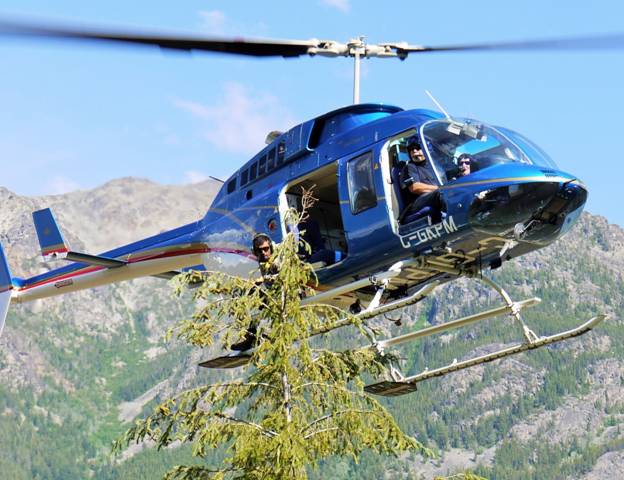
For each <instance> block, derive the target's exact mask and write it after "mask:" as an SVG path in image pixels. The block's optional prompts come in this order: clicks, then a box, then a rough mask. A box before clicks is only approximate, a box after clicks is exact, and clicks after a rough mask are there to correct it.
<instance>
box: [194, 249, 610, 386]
mask: <svg viewBox="0 0 624 480" xmlns="http://www.w3.org/2000/svg"><path fill="white" fill-rule="evenodd" d="M410 270H411V271H410ZM414 270H416V271H417V272H427V274H429V275H431V276H430V277H428V283H426V284H425V285H424V286H422V287H421V288H420V289H418V290H416V291H415V292H413V293H411V294H410V295H407V296H406V297H404V298H401V299H398V300H394V301H390V302H387V303H383V304H382V303H381V302H382V298H383V294H384V292H385V291H386V289H387V287H388V286H389V285H390V283H391V282H392V281H397V280H399V279H400V278H401V275H405V274H406V272H407V274H408V275H413V273H412V271H414ZM440 274H443V275H444V274H446V275H457V276H462V275H464V276H468V277H472V278H476V279H478V280H480V281H481V282H483V283H485V284H486V285H488V286H489V287H491V288H493V289H494V290H496V291H497V292H498V293H499V295H500V296H501V297H502V299H503V300H504V303H505V304H504V305H502V306H500V307H496V308H493V309H490V310H487V311H485V312H481V313H476V314H473V315H468V316H466V317H463V318H460V319H457V320H452V321H449V322H446V323H442V324H439V325H432V326H430V327H426V328H422V329H419V330H416V331H414V332H411V333H407V334H404V335H399V336H396V337H392V338H388V339H385V340H381V341H376V342H375V343H374V344H373V345H372V346H371V347H367V348H375V349H376V350H377V351H378V352H379V354H380V355H382V356H383V355H384V354H385V350H386V349H387V348H389V347H395V346H397V345H400V344H403V343H407V342H412V341H414V340H417V339H419V338H424V337H427V336H430V335H434V334H437V333H442V332H446V331H449V330H453V329H456V328H460V327H463V326H466V325H471V324H474V323H477V322H479V321H481V320H485V319H488V318H493V317H496V316H499V315H505V314H507V315H509V316H510V317H511V318H512V320H514V321H515V323H517V324H519V326H520V327H521V328H522V333H523V336H524V342H523V343H520V344H517V345H514V346H512V347H508V348H504V349H502V350H498V351H496V352H493V353H489V354H487V355H482V356H480V357H476V358H472V359H468V360H463V361H461V362H458V361H456V360H455V361H453V363H451V364H449V365H447V366H445V367H441V368H437V369H434V370H429V369H425V370H424V371H423V372H421V373H419V374H417V375H413V376H409V377H405V376H404V375H402V374H401V372H400V370H398V369H397V368H396V367H395V366H394V365H390V377H391V378H390V379H389V380H384V381H380V382H378V383H374V384H371V385H367V386H366V387H365V391H366V392H368V393H372V394H376V395H384V396H398V395H404V394H407V393H411V392H413V391H415V390H416V385H417V384H418V383H419V382H422V381H424V380H427V379H429V378H433V377H440V376H443V375H446V374H448V373H452V372H455V371H459V370H463V369H465V368H469V367H473V366H476V365H480V364H483V363H487V362H491V361H493V360H497V359H500V358H504V357H508V356H511V355H516V354H518V353H521V352H525V351H527V350H533V349H536V348H540V347H543V346H546V345H549V344H551V343H556V342H560V341H563V340H567V339H569V338H573V337H576V336H579V335H582V334H584V333H586V332H588V331H590V330H591V329H593V328H594V327H595V326H596V325H598V324H599V323H601V322H602V321H603V320H604V319H605V318H606V316H605V315H598V316H596V317H594V318H592V319H591V320H589V321H587V322H585V323H584V324H582V325H580V326H578V327H576V328H574V329H572V330H568V331H565V332H561V333H558V334H555V335H551V336H548V337H539V336H538V335H536V334H535V333H534V332H533V331H532V330H531V329H530V328H529V327H528V326H527V325H526V324H525V323H524V321H523V320H522V318H521V316H520V312H521V311H522V310H523V309H524V308H526V307H530V306H533V305H536V304H538V303H539V302H541V300H540V299H539V298H537V297H533V298H528V299H526V300H522V301H518V302H514V301H513V300H512V299H511V297H510V296H509V294H508V293H507V292H506V291H505V290H504V289H503V288H502V287H500V286H499V285H498V284H496V283H495V282H494V281H493V280H491V279H489V278H487V277H482V276H481V277H477V276H476V275H475V272H474V271H467V270H461V269H458V268H456V267H450V266H448V265H445V264H444V263H441V262H439V261H438V260H437V259H428V258H423V257H420V258H418V259H410V260H406V261H402V262H397V263H395V264H394V265H392V266H391V267H390V268H389V269H388V270H387V271H385V272H380V273H379V274H378V275H373V276H370V277H368V278H365V279H361V280H356V281H354V282H352V283H349V284H347V285H343V286H340V287H336V288H334V289H332V290H329V291H327V292H322V293H319V294H317V295H314V296H312V297H308V298H305V299H303V301H302V304H319V303H326V302H329V301H330V300H332V299H335V298H336V297H338V296H340V295H344V294H348V293H351V292H354V291H356V290H359V289H361V288H365V287H370V286H373V287H375V288H376V293H375V295H374V296H373V298H372V299H371V301H370V302H369V304H368V305H367V307H366V308H365V309H364V310H362V311H361V312H359V313H357V314H355V315H354V316H355V317H357V318H359V319H360V320H367V319H369V318H372V317H375V316H377V315H380V314H384V313H388V312H391V311H393V310H397V309H399V308H403V307H406V306H408V305H412V304H414V303H417V302H419V301H421V300H422V299H423V298H425V297H426V296H427V295H429V294H430V293H431V292H432V291H433V290H434V289H435V288H436V287H437V286H438V285H439V284H440V283H441V280H438V279H437V277H436V275H440ZM352 322H353V318H352V317H349V318H344V319H343V320H340V321H338V322H335V323H333V324H332V325H331V326H328V327H326V328H323V329H319V330H316V331H313V332H311V333H310V336H314V335H319V334H323V333H327V332H330V331H332V330H335V329H337V328H340V327H343V326H346V325H350V324H351V323H352ZM252 354H253V350H248V351H245V352H240V353H239V352H234V353H231V354H229V355H223V356H220V357H217V358H213V359H210V360H206V361H204V362H202V363H200V364H199V366H201V367H206V368H236V367H240V366H243V365H246V364H247V363H249V361H250V359H251V356H252Z"/></svg>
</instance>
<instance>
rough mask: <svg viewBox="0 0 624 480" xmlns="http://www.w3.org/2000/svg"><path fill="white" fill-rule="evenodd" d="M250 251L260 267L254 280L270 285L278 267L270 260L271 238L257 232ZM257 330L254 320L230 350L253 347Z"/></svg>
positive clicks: (257, 283) (263, 284) (259, 284)
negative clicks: (258, 275)
mask: <svg viewBox="0 0 624 480" xmlns="http://www.w3.org/2000/svg"><path fill="white" fill-rule="evenodd" d="M251 245H252V251H253V253H254V255H255V256H256V258H257V259H258V268H259V269H260V275H262V277H261V278H259V279H258V280H256V285H258V287H261V286H265V287H270V286H271V285H272V283H273V277H274V276H275V275H277V273H278V268H277V265H276V263H275V262H271V257H272V256H273V242H272V241H271V238H270V237H269V236H268V235H266V234H264V233H259V234H257V235H256V236H255V237H254V238H253V240H252V242H251ZM257 331H258V325H257V323H255V321H252V323H251V324H250V325H249V327H247V332H246V333H245V336H244V337H243V339H242V340H241V341H240V342H238V343H235V344H233V345H231V346H230V348H231V349H232V350H236V351H239V352H243V351H245V350H249V349H251V348H253V347H254V345H255V343H256V333H257Z"/></svg>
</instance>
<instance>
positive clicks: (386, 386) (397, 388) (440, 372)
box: [364, 315, 607, 397]
mask: <svg viewBox="0 0 624 480" xmlns="http://www.w3.org/2000/svg"><path fill="white" fill-rule="evenodd" d="M605 318H607V316H606V315H597V316H595V317H593V318H591V319H590V320H588V321H587V322H585V323H583V324H582V325H579V326H578V327H576V328H573V329H571V330H566V331H565V332H561V333H557V334H555V335H550V336H547V337H541V338H538V339H537V340H534V341H531V342H529V341H526V342H523V343H520V344H517V345H514V346H511V347H508V348H503V349H501V350H497V351H496V352H492V353H488V354H486V355H481V356H479V357H475V358H470V359H468V360H464V361H461V362H458V361H456V360H455V361H453V363H451V364H450V365H447V366H445V367H441V368H436V369H434V370H429V369H425V370H424V371H422V372H421V373H419V374H417V375H412V376H410V377H399V378H396V380H393V381H382V382H379V383H374V384H371V385H367V386H366V387H364V390H365V391H366V392H368V393H373V394H376V395H383V396H386V397H396V396H399V395H405V394H406V393H411V392H414V391H415V390H416V384H417V383H419V382H422V381H424V380H428V379H430V378H434V377H441V376H444V375H446V374H448V373H451V372H457V371H459V370H463V369H465V368H470V367H474V366H476V365H481V364H483V363H488V362H492V361H494V360H499V359H501V358H505V357H509V356H511V355H516V354H518V353H522V352H526V351H527V350H534V349H536V348H540V347H544V346H546V345H550V344H552V343H556V342H561V341H564V340H567V339H569V338H574V337H578V336H579V335H583V334H584V333H587V332H589V331H590V330H592V329H593V328H594V327H596V326H597V325H598V324H600V323H601V322H602V321H603V320H604V319H605ZM397 373H398V372H397V371H396V370H394V371H393V372H392V375H393V376H395V377H396V375H397Z"/></svg>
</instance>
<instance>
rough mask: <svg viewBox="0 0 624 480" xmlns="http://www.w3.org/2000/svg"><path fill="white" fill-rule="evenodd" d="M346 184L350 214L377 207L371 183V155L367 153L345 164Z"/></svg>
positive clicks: (375, 194)
mask: <svg viewBox="0 0 624 480" xmlns="http://www.w3.org/2000/svg"><path fill="white" fill-rule="evenodd" d="M347 183H348V186H349V200H350V202H351V213H353V214H354V215H356V214H358V213H360V212H363V211H364V210H368V209H369V208H372V207H374V206H375V205H377V193H376V192H375V185H374V183H373V155H372V154H371V153H370V152H368V153H365V154H364V155H360V156H359V157H357V158H354V159H353V160H351V161H349V163H347Z"/></svg>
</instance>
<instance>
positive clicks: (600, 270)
mask: <svg viewBox="0 0 624 480" xmlns="http://www.w3.org/2000/svg"><path fill="white" fill-rule="evenodd" d="M219 187H220V184H219V183H218V182H215V181H207V182H203V183H200V184H195V185H185V186H163V185H157V184H154V183H152V182H149V181H147V180H141V179H133V178H124V179H119V180H115V181H112V182H109V183H107V184H105V185H103V186H101V187H99V188H96V189H94V190H90V191H78V192H72V193H69V194H66V195H57V196H49V197H32V198H28V197H21V196H18V195H16V194H14V193H12V192H10V191H8V190H7V189H4V188H1V187H0V204H1V205H2V209H1V210H0V241H1V242H2V243H3V245H4V246H5V250H6V253H7V256H8V258H9V263H10V266H11V268H12V271H13V274H14V275H17V276H27V275H32V274H35V273H38V272H40V271H42V270H44V269H47V268H50V267H49V266H47V265H44V264H42V263H41V262H40V261H39V254H38V246H37V241H36V236H35V233H34V228H33V226H32V221H31V217H30V213H31V212H32V211H33V210H36V209H39V208H44V207H47V206H50V207H52V209H53V210H54V212H55V215H56V217H57V220H58V222H59V224H60V225H61V227H62V229H63V231H64V233H65V235H66V238H67V240H68V241H69V243H70V244H71V245H72V247H73V248H74V249H75V250H81V251H87V252H95V253H98V252H101V251H105V250H107V249H110V248H112V247H115V246H118V245H121V244H125V243H128V242H131V241H133V240H136V239H138V238H142V237H144V236H148V235H152V234H155V233H158V232H160V231H162V230H165V229H169V228H173V227H175V226H179V225H182V224H185V223H188V222H191V221H194V220H197V219H199V218H201V217H202V216H203V214H204V213H205V211H206V210H207V208H208V206H209V205H210V202H211V200H212V198H213V196H214V195H215V194H216V192H217V190H218V188H219ZM622 272H624V231H622V229H621V228H619V227H618V226H616V225H610V224H609V223H608V222H607V220H606V219H604V218H602V217H598V216H593V215H590V214H584V215H583V216H582V217H581V219H580V221H579V222H578V224H577V225H576V226H575V227H574V229H573V230H572V232H570V233H569V234H568V235H567V236H566V237H564V238H563V239H562V240H560V241H559V242H557V243H556V244H555V245H552V246H550V247H548V248H546V249H543V250H541V251H539V252H536V253H533V254H530V255H527V256H525V257H522V258H520V259H518V260H515V261H513V262H510V263H507V264H505V265H504V266H503V267H502V268H500V269H499V270H496V271H494V272H492V276H493V277H494V278H495V279H497V280H498V281H499V282H500V283H501V284H502V285H503V286H504V287H505V288H506V289H507V290H508V291H509V292H510V294H511V295H512V297H513V298H514V299H521V298H526V297H532V296H539V297H541V298H542V300H543V302H542V303H541V304H540V305H538V306H536V307H532V308H531V309H527V310H525V313H524V314H523V318H525V320H526V322H527V323H528V324H529V326H530V327H531V328H533V329H534V330H535V331H536V333H538V334H543V335H545V334H549V333H554V332H556V331H560V330H565V329H567V328H571V327H572V326H575V325H577V324H579V323H581V322H583V321H585V320H587V319H588V318H590V317H591V316H593V315H594V314H595V313H598V312H600V313H607V314H609V316H610V318H609V319H608V320H607V321H606V322H605V323H604V325H603V326H601V327H600V328H598V329H597V330H596V331H594V332H591V333H589V334H587V335H585V336H583V337H581V338H579V339H575V340H571V341H569V342H566V343H564V344H561V345H555V346H551V347H548V348H547V349H541V350H539V351H535V352H529V353H525V354H522V355H519V356H516V357H512V358H509V359H505V360H501V361H497V362H494V363H492V364H488V365H485V366H479V367H475V368H473V369H470V370H465V371H463V372H459V373H455V374H452V375H448V376H447V377H445V378H442V379H436V380H431V381H428V382H425V383H424V384H422V386H421V387H420V388H419V390H418V391H417V392H415V393H413V394H411V395H406V396H403V397H399V398H395V399H391V400H387V401H386V400H384V402H385V403H386V404H387V406H388V408H389V409H390V411H391V412H392V413H393V414H394V415H395V417H396V418H397V420H398V421H399V422H400V424H401V425H402V426H403V427H404V429H405V430H406V431H407V432H408V433H411V434H414V435H416V436H417V437H418V438H419V439H420V440H421V441H424V442H426V443H428V444H429V445H430V446H431V447H433V448H434V449H435V450H437V451H438V452H439V457H438V458H437V459H435V460H433V461H428V462H424V463H423V462H422V461H421V459H420V458H414V457H411V456H405V457H402V458H399V459H390V458H388V459H382V461H380V459H379V458H377V457H373V456H365V457H364V458H363V459H362V462H361V463H360V464H359V465H354V464H352V462H350V461H349V460H345V459H335V460H333V461H330V462H327V463H326V464H324V465H322V466H321V468H320V469H319V471H318V472H316V473H313V476H314V477H315V478H371V479H377V478H383V477H384V476H385V477H386V478H413V479H416V478H432V477H433V476H434V475H436V474H448V473H453V472H456V471H461V470H463V469H465V468H471V469H473V470H475V471H477V472H478V473H480V474H483V475H484V476H487V477H488V478H492V479H526V478H535V479H544V478H548V479H558V478H561V479H579V478H581V479H585V480H590V479H598V478H616V477H617V476H618V475H619V472H621V471H622V469H623V467H624V450H623V449H622V447H623V446H624V432H622V431H621V427H620V426H621V424H622V420H623V419H624V388H623V387H622V385H623V382H624V378H623V376H622V372H623V371H624V370H623V368H622V367H623V363H624V347H623V346H622V345H624V342H623V340H624V339H623V336H624V334H622V333H621V325H622V321H621V318H622V312H623V310H624V276H623V273H622ZM499 303H500V300H499V299H498V298H496V296H495V295H494V294H492V293H491V292H490V291H488V290H486V289H485V288H484V287H483V285H481V284H480V283H479V282H478V280H460V281H457V282H454V283H452V284H450V285H446V286H444V287H442V288H440V289H439V290H438V291H436V294H435V295H434V296H433V297H432V298H430V299H427V300H426V301H424V302H422V303H420V304H418V305H416V306H414V307H410V308H408V309H406V310H404V311H403V312H401V314H400V315H401V316H402V317H403V320H404V321H403V326H402V327H401V328H402V329H403V330H405V331H408V330H409V328H410V327H411V326H413V324H414V323H415V322H424V321H429V322H432V323H437V322H442V321H446V320H448V319H451V318H455V317H457V316H461V315H464V314H467V313H470V312H474V311H476V310H478V309H482V308H486V307H488V306H491V305H494V304H499ZM191 308H192V305H191V304H190V301H189V299H188V298H185V297H182V298H181V299H177V298H174V296H173V292H172V289H171V287H170V286H169V285H168V284H167V283H166V282H163V281H161V280H158V279H153V278H147V279H138V280H134V281H131V282H126V283H122V284H119V285H114V286H110V287H101V288H97V289H94V290H89V291H82V292H77V293H74V294H69V295H65V296H63V297H61V298H51V299H45V300H39V301H36V302H33V303H29V304H24V305H19V306H15V305H13V306H12V307H11V310H10V312H9V317H8V319H7V325H6V327H5V331H4V334H3V336H2V337H1V338H0V445H2V448H1V449H0V472H3V475H2V477H3V478H11V479H31V478H45V479H48V478H50V479H56V478H59V479H60V478H63V479H73V478H76V479H78V478H86V477H90V476H94V477H96V478H105V479H113V478H157V477H158V475H160V474H161V473H162V472H164V471H165V470H166V469H167V467H168V466H170V465H173V464H175V463H179V462H193V461H196V460H194V459H192V457H191V454H190V449H189V448H188V447H180V448H172V449H168V450H166V451H163V452H155V451H153V450H150V449H148V448H144V447H145V446H144V445H139V446H136V447H133V448H130V449H128V450H127V451H126V452H125V453H124V455H123V456H122V458H121V459H111V458H110V455H109V452H110V448H109V447H110V442H111V441H112V440H114V439H115V438H116V437H117V436H118V435H119V434H120V433H121V432H123V431H124V430H125V428H127V426H128V425H129V424H128V423H127V422H130V421H132V419H134V418H136V417H138V416H140V415H142V414H144V413H145V412H146V411H147V409H149V407H150V405H152V404H153V403H154V402H156V401H158V400H159V399H163V398H165V397H166V396H168V395H170V394H172V393H173V392H175V391H178V390H180V389H182V388H186V387H188V386H190V385H194V384H196V383H200V382H207V381H209V380H211V379H216V378H223V376H235V375H236V371H228V372H225V373H220V372H211V371H206V370H204V369H198V368H197V366H196V365H197V363H198V361H199V360H200V359H204V358H207V357H208V356H209V355H210V352H201V351H197V350H194V349H190V348H189V347H186V346H184V345H179V344H177V343H175V342H168V343H165V342H164V341H163V335H164V333H165V331H166V330H167V328H169V327H171V326H172V325H174V324H175V322H176V321H177V320H180V319H182V318H184V316H185V315H187V314H188V313H189V311H190V309H191ZM397 316H398V314H397V313H396V312H395V313H393V314H392V317H393V318H396V317H397ZM376 323H377V324H378V325H379V326H380V328H382V329H384V330H387V331H390V327H391V323H390V322H388V321H386V320H384V319H377V320H376ZM393 328H394V329H395V330H393V333H397V332H396V327H393ZM520 339H521V330H520V327H519V326H516V325H513V324H512V323H511V322H510V320H508V319H507V318H496V319H491V320H489V321H487V322H483V323H482V324H480V325H477V326H473V327H469V328H465V329H460V330H457V331H455V332H452V333H447V334H444V335H440V336H437V337H435V338H430V339H426V340H423V341H421V342H420V343H417V344H413V345H410V346H408V347H406V348H403V349H402V350H401V351H400V353H401V356H402V357H403V358H404V359H405V360H404V362H403V371H404V373H405V374H413V373H416V372H418V371H420V370H422V369H423V368H425V367H430V368H434V367H436V366H440V365H443V364H445V363H447V362H449V361H452V360H453V358H457V359H463V358H467V357H468V356H473V355H478V354H482V353H485V352H486V351H490V350H492V349H493V347H496V348H500V347H502V346H504V345H508V344H511V343H512V342H514V341H518V340H520ZM348 341H349V332H348V331H344V332H338V333H337V338H336V343H345V342H348Z"/></svg>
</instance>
